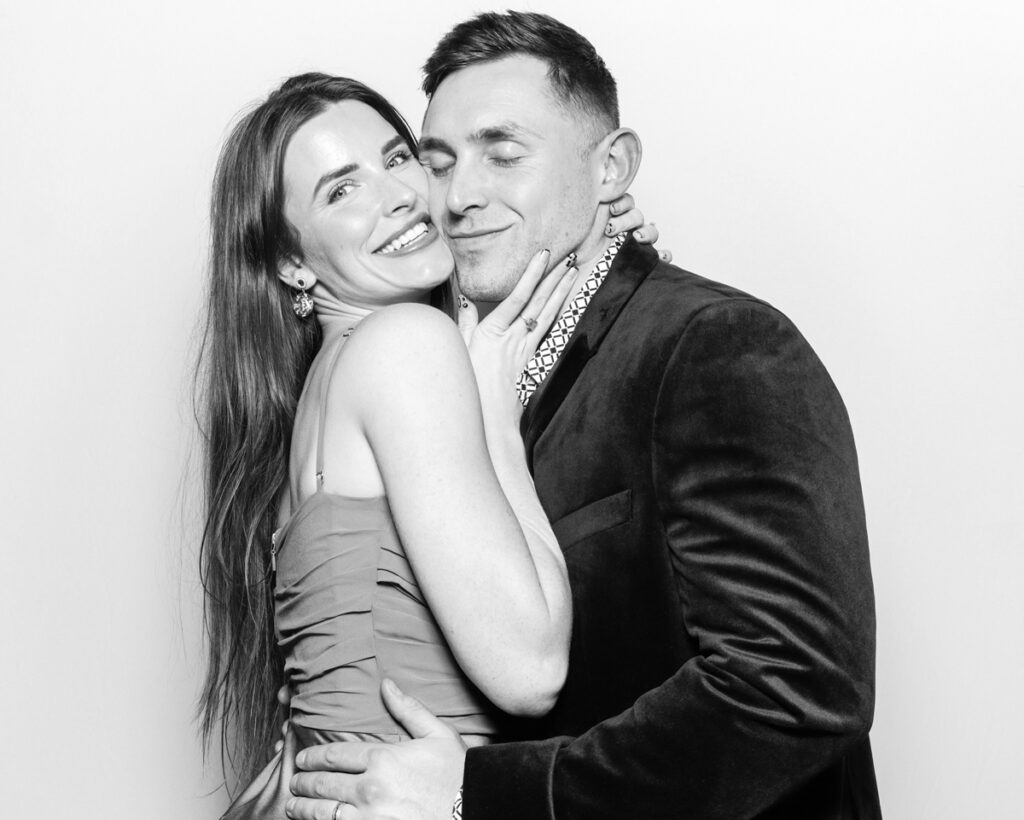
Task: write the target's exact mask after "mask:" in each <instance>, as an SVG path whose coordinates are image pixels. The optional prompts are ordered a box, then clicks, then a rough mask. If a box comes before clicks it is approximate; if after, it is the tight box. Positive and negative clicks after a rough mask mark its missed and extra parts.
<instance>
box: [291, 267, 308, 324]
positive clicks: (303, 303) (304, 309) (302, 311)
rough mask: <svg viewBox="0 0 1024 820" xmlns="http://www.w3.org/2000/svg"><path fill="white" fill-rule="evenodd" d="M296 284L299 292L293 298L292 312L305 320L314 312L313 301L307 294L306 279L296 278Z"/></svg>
mask: <svg viewBox="0 0 1024 820" xmlns="http://www.w3.org/2000/svg"><path fill="white" fill-rule="evenodd" d="M295 284H296V285H297V286H298V288H299V292H298V293H296V294H295V295H294V296H293V297H292V310H294V311H295V315H296V316H298V317H299V318H300V319H305V318H306V317H307V316H309V314H310V313H312V312H313V300H312V299H311V298H310V295H309V294H308V293H306V280H305V279H303V278H302V277H301V276H296V277H295Z"/></svg>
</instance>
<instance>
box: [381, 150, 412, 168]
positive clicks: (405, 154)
mask: <svg viewBox="0 0 1024 820" xmlns="http://www.w3.org/2000/svg"><path fill="white" fill-rule="evenodd" d="M411 159H412V153H411V152H410V151H396V152H395V153H394V154H392V155H391V156H390V157H389V158H388V161H387V164H386V167H387V168H389V169H390V168H398V167H399V166H401V165H405V163H407V162H408V161H409V160H411Z"/></svg>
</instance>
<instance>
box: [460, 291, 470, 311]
mask: <svg viewBox="0 0 1024 820" xmlns="http://www.w3.org/2000/svg"><path fill="white" fill-rule="evenodd" d="M459 307H460V308H462V310H465V309H466V308H468V307H469V299H467V298H466V297H465V296H463V295H462V294H461V293H460V294H459Z"/></svg>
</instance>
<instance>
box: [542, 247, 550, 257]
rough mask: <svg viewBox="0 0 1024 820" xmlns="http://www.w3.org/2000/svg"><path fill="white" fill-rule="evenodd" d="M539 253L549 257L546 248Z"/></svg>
mask: <svg viewBox="0 0 1024 820" xmlns="http://www.w3.org/2000/svg"><path fill="white" fill-rule="evenodd" d="M541 253H543V254H544V255H545V256H551V251H549V250H548V249H547V248H545V249H544V250H542V251H541Z"/></svg>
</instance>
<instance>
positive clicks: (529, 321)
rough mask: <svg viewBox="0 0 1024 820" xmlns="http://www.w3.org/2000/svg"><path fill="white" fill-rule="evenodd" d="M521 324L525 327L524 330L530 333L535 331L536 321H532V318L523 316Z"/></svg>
mask: <svg viewBox="0 0 1024 820" xmlns="http://www.w3.org/2000/svg"><path fill="white" fill-rule="evenodd" d="M523 324H525V325H526V329H527V330H528V331H530V332H531V333H532V332H533V331H534V330H536V329H537V320H536V319H534V318H533V317H532V316H524V317H523Z"/></svg>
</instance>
